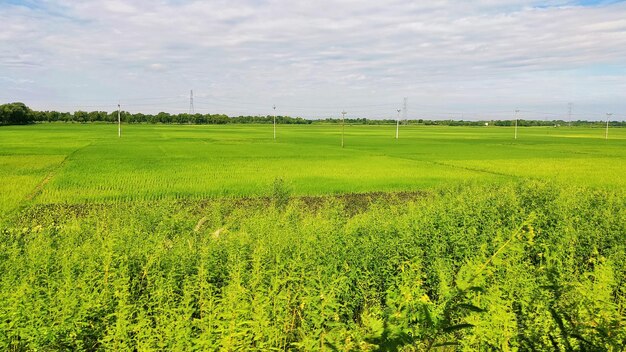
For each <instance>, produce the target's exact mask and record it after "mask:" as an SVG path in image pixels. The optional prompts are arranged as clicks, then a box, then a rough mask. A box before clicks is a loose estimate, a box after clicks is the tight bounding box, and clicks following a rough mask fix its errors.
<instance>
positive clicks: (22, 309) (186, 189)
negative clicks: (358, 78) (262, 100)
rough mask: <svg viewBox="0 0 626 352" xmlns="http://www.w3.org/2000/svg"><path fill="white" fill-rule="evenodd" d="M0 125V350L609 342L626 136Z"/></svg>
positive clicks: (517, 346)
mask: <svg viewBox="0 0 626 352" xmlns="http://www.w3.org/2000/svg"><path fill="white" fill-rule="evenodd" d="M278 127H279V128H278V138H277V140H276V141H274V140H273V139H272V127H271V126H270V125H246V126H232V125H223V126H211V125H209V126H192V125H183V126H166V125H128V126H124V129H123V135H122V138H117V127H116V126H114V125H108V124H54V123H53V124H37V125H33V126H7V127H2V128H0V136H1V137H2V138H0V181H1V182H0V214H2V216H1V217H0V230H1V231H2V233H1V234H0V235H1V236H2V239H1V241H0V272H2V273H3V275H2V278H0V349H3V350H16V351H18V350H19V351H21V350H41V349H44V350H46V349H51V350H58V349H72V350H110V349H112V350H142V351H143V350H272V349H274V350H291V349H296V350H325V349H326V350H377V349H381V350H406V351H414V350H419V351H421V350H430V349H436V348H438V349H444V350H445V349H447V350H491V349H497V350H546V349H559V350H619V349H620V348H623V346H624V344H625V343H626V332H625V331H626V325H625V324H626V322H625V321H624V316H625V315H626V314H625V308H626V307H625V304H626V291H625V288H626V284H625V280H626V245H625V243H626V237H625V236H626V177H624V175H626V130H624V129H619V128H616V129H612V130H610V132H609V137H610V138H609V140H604V130H602V129H599V128H568V127H559V128H539V127H538V128H521V129H520V130H519V137H518V139H517V140H514V139H513V129H512V128H504V127H444V126H401V130H400V139H399V140H395V139H394V138H393V136H394V132H395V128H394V126H357V125H350V126H346V129H345V148H341V146H340V135H341V128H340V126H337V125H323V124H319V125H315V124H314V125H306V126H295V125H294V126H282V125H279V126H278Z"/></svg>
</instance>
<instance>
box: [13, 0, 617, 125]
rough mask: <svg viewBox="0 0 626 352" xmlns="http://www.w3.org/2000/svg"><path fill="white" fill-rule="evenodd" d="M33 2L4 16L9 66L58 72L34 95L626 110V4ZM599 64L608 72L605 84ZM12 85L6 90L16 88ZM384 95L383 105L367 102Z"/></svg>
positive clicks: (524, 0) (252, 105)
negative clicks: (572, 104)
mask: <svg viewBox="0 0 626 352" xmlns="http://www.w3.org/2000/svg"><path fill="white" fill-rule="evenodd" d="M24 5H26V6H23V5H20V3H16V2H13V3H12V4H5V5H0V10H2V11H3V12H4V13H6V16H5V17H6V20H5V21H4V22H5V23H4V24H3V27H2V28H0V45H2V47H3V48H8V50H7V52H6V53H3V54H2V55H0V75H3V76H7V77H9V76H10V77H21V78H24V79H34V78H35V77H40V76H41V75H45V77H46V79H43V80H41V79H37V83H38V84H42V86H41V89H40V93H37V90H34V91H33V94H34V96H32V97H23V98H24V100H28V99H27V98H29V99H51V98H52V97H51V96H50V92H51V91H54V92H56V93H55V94H54V96H55V97H59V96H62V97H65V98H66V99H67V100H72V99H74V100H77V101H78V100H80V99H91V98H93V96H98V97H101V98H102V99H109V98H110V99H118V98H120V97H119V94H123V95H126V96H129V97H133V96H135V97H136V96H145V97H150V96H172V97H175V96H178V95H180V94H181V92H186V91H188V90H189V89H190V88H192V87H191V86H192V85H193V88H194V89H195V91H197V92H198V93H199V94H204V95H206V96H207V98H205V99H202V98H199V99H197V100H198V104H199V106H201V109H202V108H204V109H206V111H214V112H226V113H233V114H234V113H262V114H265V113H268V109H269V107H270V106H271V105H272V104H274V103H276V104H277V105H279V104H280V105H284V106H292V107H293V108H292V110H283V113H290V114H302V115H305V116H317V115H323V116H326V115H330V114H336V113H337V112H336V111H335V110H337V109H340V108H341V107H342V106H346V105H351V106H353V107H354V109H353V111H354V113H355V114H362V115H369V116H380V117H383V116H386V115H387V114H390V113H393V111H394V110H395V107H396V106H397V105H399V104H400V103H401V99H402V97H404V96H408V97H409V102H410V106H412V107H413V108H412V109H411V110H410V114H409V115H410V116H411V114H416V116H417V115H418V114H420V111H426V107H429V109H430V110H432V111H435V110H436V111H439V112H446V113H447V112H450V111H457V110H465V111H470V110H471V111H475V112H489V111H497V110H502V109H505V108H506V109H514V107H515V106H542V107H546V108H550V109H552V110H553V111H555V110H557V109H558V110H563V111H564V108H563V106H564V105H565V104H566V103H567V102H568V101H588V100H589V97H593V99H594V100H593V101H591V102H589V106H598V105H601V104H605V105H608V106H612V107H615V108H618V109H622V110H623V111H625V113H626V106H624V103H621V101H622V100H623V99H622V97H623V96H624V93H626V92H625V91H624V84H623V81H622V80H621V79H622V78H623V77H624V72H625V71H626V60H625V58H626V20H625V19H624V16H623V14H624V13H626V3H624V2H619V3H599V4H593V3H576V2H568V1H544V2H541V3H539V2H536V1H529V0H506V1H495V0H479V1H471V2H454V3H452V2H449V1H439V2H423V3H422V2H415V3H413V2H406V1H399V0H381V1H377V2H363V1H334V0H319V1H302V0H295V1H278V0H267V1H255V0H231V1H226V0H223V1H222V0H218V1H208V2H206V1H150V0H137V1H125V2H121V1H93V0H87V1H81V2H75V1H69V0H57V1H50V2H45V3H39V5H38V6H28V5H29V3H26V4H24ZM30 5H32V4H30ZM590 67H604V68H606V69H605V70H604V71H603V72H601V76H602V78H601V79H600V78H599V76H600V74H599V73H596V72H593V71H592V70H589V68H590ZM140 72H143V73H140ZM136 75H139V77H136ZM59 77H64V79H62V80H60V79H59ZM594 77H598V79H594ZM113 78H114V79H115V80H116V82H115V84H114V83H112V82H111V80H112V79H113ZM68 79H69V80H70V81H71V82H70V81H68ZM97 82H102V83H100V84H98V83H97ZM76 84H83V85H84V84H86V85H87V86H88V88H87V89H80V90H78V89H76V88H73V85H76ZM107 86H110V87H114V88H111V91H107V88H106V87H107ZM2 89H3V88H0V96H6V95H8V92H3V91H2ZM220 99H221V100H220ZM372 101H375V102H377V103H378V104H379V106H380V107H378V108H375V109H372V108H369V107H367V106H371V105H372V104H371V102H372ZM243 102H245V103H246V104H243ZM52 103H53V102H51V104H52ZM203 104H204V105H203ZM578 105H582V106H581V107H580V108H581V109H583V108H584V104H577V106H578ZM179 106H180V107H179ZM311 106H312V107H311ZM316 106H317V107H316ZM152 108H153V109H155V110H157V111H158V110H168V109H170V110H172V111H175V110H176V109H182V110H183V111H184V109H185V108H186V105H185V102H184V99H181V103H180V105H174V104H172V105H171V106H162V107H157V106H155V107H142V109H146V110H148V109H152ZM285 109H286V108H285ZM420 109H421V110H420ZM387 110H389V111H387ZM436 111H435V112H436ZM443 116H448V115H444V114H442V115H441V117H443Z"/></svg>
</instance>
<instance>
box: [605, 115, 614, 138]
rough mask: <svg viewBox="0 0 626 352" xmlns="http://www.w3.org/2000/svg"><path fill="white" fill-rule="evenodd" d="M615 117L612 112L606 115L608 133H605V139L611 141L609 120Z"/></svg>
mask: <svg viewBox="0 0 626 352" xmlns="http://www.w3.org/2000/svg"><path fill="white" fill-rule="evenodd" d="M612 115H613V113H612V112H607V113H606V131H605V132H604V139H609V119H610V118H611V116H612Z"/></svg>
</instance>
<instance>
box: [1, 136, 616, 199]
mask: <svg viewBox="0 0 626 352" xmlns="http://www.w3.org/2000/svg"><path fill="white" fill-rule="evenodd" d="M512 132H513V130H512V128H498V127H485V128H482V127H481V128H477V127H437V126H402V129H401V134H400V136H401V138H400V139H399V140H395V139H393V136H394V133H395V131H394V128H393V126H348V127H346V147H345V148H343V149H342V148H340V147H339V138H340V127H339V126H334V125H313V126H289V125H285V126H278V139H277V140H276V141H274V140H272V138H271V137H272V130H271V126H268V125H227V126H175V125H129V126H124V131H123V133H124V134H123V138H121V139H118V138H117V136H116V126H114V125H103V124H88V125H79V124H41V125H35V126H16V127H14V126H12V127H3V128H2V129H0V134H2V137H3V138H2V139H0V160H1V161H2V163H0V184H1V185H2V186H0V187H2V189H3V191H4V192H2V196H1V198H0V210H1V211H8V210H10V209H14V208H15V207H17V206H18V205H19V204H22V203H24V202H26V203H32V202H35V203H82V202H102V201H110V200H150V199H163V198H180V197H185V198H189V197H193V198H205V197H216V196H217V197H221V196H236V197H238V196H259V195H266V194H268V193H269V192H270V190H271V185H272V183H273V181H274V180H275V179H278V178H280V179H283V180H285V182H286V184H287V185H288V187H289V188H290V190H291V192H292V193H293V194H295V195H324V194H337V193H351V192H359V193H360V192H371V191H405V190H419V189H428V188H432V187H435V186H440V185H443V184H457V183H463V182H479V183H500V182H504V181H507V180H508V181H512V180H517V179H528V178H535V179H550V180H553V181H556V182H563V183H573V184H580V185H583V184H584V185H591V186H598V187H624V186H626V178H624V177H620V176H621V175H623V174H626V163H624V160H625V158H626V148H625V147H626V131H625V130H622V129H613V130H611V132H610V136H611V139H610V140H608V141H605V140H604V139H603V136H604V134H603V130H601V129H591V128H571V129H570V128H567V127H561V128H521V129H520V131H519V138H518V140H513V138H512Z"/></svg>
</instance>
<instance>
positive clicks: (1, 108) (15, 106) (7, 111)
mask: <svg viewBox="0 0 626 352" xmlns="http://www.w3.org/2000/svg"><path fill="white" fill-rule="evenodd" d="M33 122H34V118H33V111H32V110H31V109H30V108H28V107H27V106H26V105H25V104H24V103H20V102H16V103H9V104H3V105H0V125H26V124H29V123H33Z"/></svg>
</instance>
